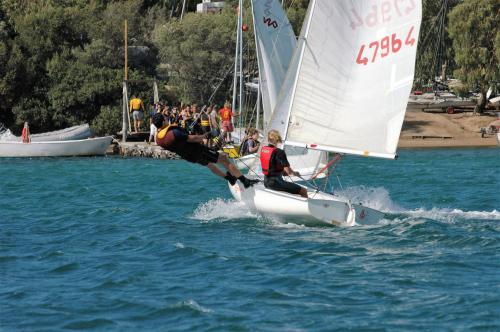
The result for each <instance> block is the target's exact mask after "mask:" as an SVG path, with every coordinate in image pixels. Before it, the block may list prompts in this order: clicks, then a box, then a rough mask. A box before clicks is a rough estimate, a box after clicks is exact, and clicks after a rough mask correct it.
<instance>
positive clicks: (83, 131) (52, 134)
mask: <svg viewBox="0 0 500 332" xmlns="http://www.w3.org/2000/svg"><path fill="white" fill-rule="evenodd" d="M0 134H3V135H0V141H9V142H21V141H22V139H21V137H19V136H15V135H13V134H12V133H11V132H10V131H8V130H7V129H6V128H5V131H2V130H1V128H0ZM90 136H92V132H91V130H90V126H89V125H88V124H87V123H85V124H82V125H78V126H73V127H69V128H65V129H60V130H55V131H49V132H46V133H40V134H32V135H30V139H31V142H52V141H70V140H80V139H86V138H89V137H90Z"/></svg>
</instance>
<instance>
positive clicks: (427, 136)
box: [398, 111, 498, 148]
mask: <svg viewBox="0 0 500 332" xmlns="http://www.w3.org/2000/svg"><path fill="white" fill-rule="evenodd" d="M496 119H497V116H496V115H494V114H493V113H490V114H485V115H474V114H473V113H472V112H461V113H456V114H447V113H427V112H422V111H408V112H406V116H405V121H404V123H403V130H402V131H401V136H400V139H399V144H398V148H436V147H488V146H498V143H497V139H496V137H495V136H494V135H485V137H481V132H480V128H481V127H487V126H488V124H489V123H491V122H492V121H494V120H496Z"/></svg>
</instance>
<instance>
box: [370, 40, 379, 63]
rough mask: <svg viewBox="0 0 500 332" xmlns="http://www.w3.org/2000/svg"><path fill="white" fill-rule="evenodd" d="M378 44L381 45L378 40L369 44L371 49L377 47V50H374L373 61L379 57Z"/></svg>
mask: <svg viewBox="0 0 500 332" xmlns="http://www.w3.org/2000/svg"><path fill="white" fill-rule="evenodd" d="M378 45H379V44H378V40H377V41H374V42H371V43H370V46H369V47H370V49H372V48H373V47H375V51H374V52H373V57H372V62H375V59H376V58H377V52H378Z"/></svg>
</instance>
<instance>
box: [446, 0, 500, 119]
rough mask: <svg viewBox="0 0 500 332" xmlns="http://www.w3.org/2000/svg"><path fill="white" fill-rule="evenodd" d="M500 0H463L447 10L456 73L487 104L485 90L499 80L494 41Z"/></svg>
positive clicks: (482, 107)
mask: <svg viewBox="0 0 500 332" xmlns="http://www.w3.org/2000/svg"><path fill="white" fill-rule="evenodd" d="M499 17H500V2H498V0H464V1H463V2H462V3H460V4H459V5H457V6H456V7H455V8H454V9H453V11H452V12H451V13H450V14H449V18H450V27H449V33H450V37H451V38H452V40H453V49H454V50H455V62H456V63H457V69H456V70H455V75H456V76H457V77H458V78H459V79H461V80H462V81H463V82H464V83H465V85H466V86H467V87H468V88H469V89H479V91H480V92H481V95H482V98H481V104H480V105H479V112H483V111H484V106H485V105H486V91H487V90H488V88H489V87H490V85H491V84H492V83H494V82H498V81H499V80H500V67H499V63H500V62H499V61H498V57H497V54H496V52H498V51H497V50H496V48H497V47H498V45H495V41H496V40H498V39H499V37H498V35H499V34H500V31H499V24H498V18H499Z"/></svg>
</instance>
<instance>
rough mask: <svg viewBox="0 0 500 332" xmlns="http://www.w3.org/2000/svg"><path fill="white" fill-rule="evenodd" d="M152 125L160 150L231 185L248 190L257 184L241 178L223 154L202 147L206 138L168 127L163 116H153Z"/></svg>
mask: <svg viewBox="0 0 500 332" xmlns="http://www.w3.org/2000/svg"><path fill="white" fill-rule="evenodd" d="M153 123H154V125H155V126H156V127H157V128H158V134H157V135H156V144H158V145H159V146H161V147H162V148H164V149H167V150H169V151H172V152H175V153H177V154H178V155H179V156H181V157H182V159H184V160H187V161H189V162H191V163H197V164H200V165H203V166H206V167H208V168H209V169H210V170H211V171H212V173H214V174H215V175H218V176H220V177H223V178H224V179H226V180H227V181H229V183H231V185H234V184H235V183H236V181H237V180H240V181H241V182H242V183H243V185H244V186H245V188H248V187H250V186H252V185H254V184H255V183H257V182H258V180H251V179H247V178H246V177H245V176H243V174H241V172H240V171H239V170H238V169H237V168H236V166H234V165H233V164H232V163H231V162H230V161H229V159H228V158H227V156H226V155H225V154H224V153H219V152H217V151H214V150H211V149H209V148H208V147H207V146H205V145H203V144H202V143H203V139H205V138H207V136H206V135H189V134H188V132H187V131H186V130H185V129H183V128H180V127H177V126H168V122H167V121H166V119H165V117H164V116H163V114H155V116H154V117H153ZM215 164H221V165H222V166H224V168H226V170H227V172H226V173H224V172H223V171H222V170H221V169H220V168H219V167H217V166H216V165H215Z"/></svg>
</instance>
